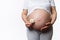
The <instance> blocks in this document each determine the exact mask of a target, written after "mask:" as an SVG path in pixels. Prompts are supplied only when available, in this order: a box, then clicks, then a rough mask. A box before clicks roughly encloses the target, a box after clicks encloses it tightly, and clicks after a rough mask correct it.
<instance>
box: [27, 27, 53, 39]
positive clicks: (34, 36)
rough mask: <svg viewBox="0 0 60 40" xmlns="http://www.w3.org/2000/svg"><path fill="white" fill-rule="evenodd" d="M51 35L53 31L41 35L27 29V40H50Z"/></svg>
mask: <svg viewBox="0 0 60 40" xmlns="http://www.w3.org/2000/svg"><path fill="white" fill-rule="evenodd" d="M52 34H53V29H51V30H50V31H48V32H45V33H42V32H41V31H37V30H30V29H28V28H27V38H28V40H51V39H52Z"/></svg>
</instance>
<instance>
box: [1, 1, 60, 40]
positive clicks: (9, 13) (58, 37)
mask: <svg viewBox="0 0 60 40" xmlns="http://www.w3.org/2000/svg"><path fill="white" fill-rule="evenodd" d="M23 3H24V0H0V40H27V36H26V27H25V25H24V22H23V21H22V19H21V13H22V6H23ZM55 5H56V10H57V20H56V22H55V24H54V25H53V26H54V28H53V31H54V32H53V38H52V40H60V25H59V23H60V8H59V7H60V0H55Z"/></svg>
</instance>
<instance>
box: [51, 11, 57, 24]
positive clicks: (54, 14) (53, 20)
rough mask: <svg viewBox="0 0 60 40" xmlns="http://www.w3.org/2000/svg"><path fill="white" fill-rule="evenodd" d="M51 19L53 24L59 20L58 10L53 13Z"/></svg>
mask: <svg viewBox="0 0 60 40" xmlns="http://www.w3.org/2000/svg"><path fill="white" fill-rule="evenodd" d="M51 18H52V20H51V24H54V22H55V21H56V19H57V12H56V10H55V11H53V12H52V15H51Z"/></svg>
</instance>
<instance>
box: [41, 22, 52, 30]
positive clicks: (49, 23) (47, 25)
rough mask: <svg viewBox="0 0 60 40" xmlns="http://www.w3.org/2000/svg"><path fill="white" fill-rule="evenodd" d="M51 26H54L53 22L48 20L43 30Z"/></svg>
mask: <svg viewBox="0 0 60 40" xmlns="http://www.w3.org/2000/svg"><path fill="white" fill-rule="evenodd" d="M51 26H52V24H51V22H47V23H46V24H45V26H44V27H42V28H41V31H43V30H47V28H49V27H51Z"/></svg>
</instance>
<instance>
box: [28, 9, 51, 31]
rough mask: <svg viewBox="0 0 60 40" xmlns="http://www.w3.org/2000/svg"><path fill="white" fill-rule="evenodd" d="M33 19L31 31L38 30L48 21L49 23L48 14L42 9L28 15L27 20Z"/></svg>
mask: <svg viewBox="0 0 60 40" xmlns="http://www.w3.org/2000/svg"><path fill="white" fill-rule="evenodd" d="M30 19H34V20H35V23H34V24H33V25H32V28H33V29H36V30H40V28H41V27H43V26H44V25H45V23H47V22H48V21H51V17H50V13H48V12H47V11H45V10H42V9H36V10H34V11H33V12H31V14H30V15H28V20H30Z"/></svg>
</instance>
